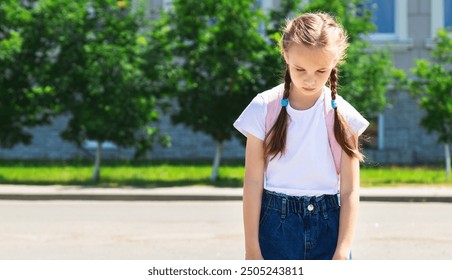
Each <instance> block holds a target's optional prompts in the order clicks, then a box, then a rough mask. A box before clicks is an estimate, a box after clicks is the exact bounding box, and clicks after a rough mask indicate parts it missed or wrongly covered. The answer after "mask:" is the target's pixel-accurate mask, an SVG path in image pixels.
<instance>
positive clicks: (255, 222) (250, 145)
mask: <svg viewBox="0 0 452 280" xmlns="http://www.w3.org/2000/svg"><path fill="white" fill-rule="evenodd" d="M263 187H264V146H263V141H262V140H260V139H258V138H256V137H254V136H253V135H249V136H248V139H247V142H246V155H245V179H244V184H243V223H244V229H245V259H263V258H262V254H261V250H260V247H259V217H260V211H261V199H262V192H263Z"/></svg>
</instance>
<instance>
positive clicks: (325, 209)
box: [320, 199, 328, 220]
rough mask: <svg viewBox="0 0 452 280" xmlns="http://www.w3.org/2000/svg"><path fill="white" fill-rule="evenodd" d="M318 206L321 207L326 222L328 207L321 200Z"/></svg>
mask: <svg viewBox="0 0 452 280" xmlns="http://www.w3.org/2000/svg"><path fill="white" fill-rule="evenodd" d="M320 205H321V207H322V213H323V218H324V219H325V220H326V219H328V207H327V205H326V199H322V200H321V201H320Z"/></svg>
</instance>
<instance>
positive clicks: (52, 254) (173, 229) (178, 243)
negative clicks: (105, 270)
mask: <svg viewBox="0 0 452 280" xmlns="http://www.w3.org/2000/svg"><path fill="white" fill-rule="evenodd" d="M0 223H1V226H0V259H3V260H5V259H13V260H20V259H31V260H34V259H81V260H93V259H119V260H139V259H150V260H152V259H154V260H155V259H160V260H167V259H192V260H200V259H213V260H218V259H242V258H243V255H244V252H243V232H242V214H241V202H240V201H227V202H222V201H216V202H215V201H211V202H208V201H199V202H189V201H185V202H164V201H159V202H98V201H0ZM451 232H452V203H394V202H391V203H383V202H362V203H361V210H360V216H359V224H358V229H357V233H356V238H355V242H354V248H353V257H354V259H372V260H392V259H426V260H428V259H434V260H436V259H443V260H444V259H445V260H452V234H451Z"/></svg>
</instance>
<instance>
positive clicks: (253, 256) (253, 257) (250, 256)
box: [245, 252, 264, 260]
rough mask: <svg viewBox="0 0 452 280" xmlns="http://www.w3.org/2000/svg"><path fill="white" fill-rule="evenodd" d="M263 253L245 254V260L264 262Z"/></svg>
mask: <svg viewBox="0 0 452 280" xmlns="http://www.w3.org/2000/svg"><path fill="white" fill-rule="evenodd" d="M263 259H264V257H262V253H261V252H251V253H245V260H263Z"/></svg>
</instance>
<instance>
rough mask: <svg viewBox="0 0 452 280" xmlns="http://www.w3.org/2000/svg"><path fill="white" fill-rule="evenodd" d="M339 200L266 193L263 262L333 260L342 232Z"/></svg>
mask: <svg viewBox="0 0 452 280" xmlns="http://www.w3.org/2000/svg"><path fill="white" fill-rule="evenodd" d="M339 210H340V207H339V197H338V195H322V196H317V197H316V196H312V197H310V196H289V195H285V194H280V193H275V192H271V191H268V190H264V193H263V195H262V208H261V214H260V221H259V245H260V248H261V252H262V256H263V257H264V259H269V260H308V259H310V260H331V259H332V258H333V255H334V252H335V250H336V245H337V239H338V233H339Z"/></svg>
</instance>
